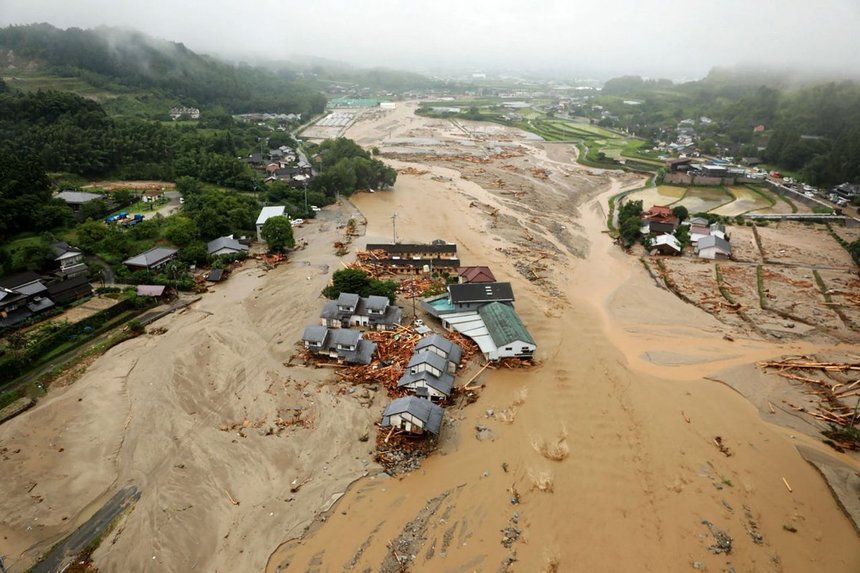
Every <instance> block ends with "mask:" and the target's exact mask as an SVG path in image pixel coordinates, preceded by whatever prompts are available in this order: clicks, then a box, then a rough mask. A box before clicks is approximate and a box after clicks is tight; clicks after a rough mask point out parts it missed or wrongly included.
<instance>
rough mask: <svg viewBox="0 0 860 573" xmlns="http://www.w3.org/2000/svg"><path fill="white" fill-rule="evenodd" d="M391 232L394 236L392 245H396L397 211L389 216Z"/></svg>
mask: <svg viewBox="0 0 860 573" xmlns="http://www.w3.org/2000/svg"><path fill="white" fill-rule="evenodd" d="M391 230H392V232H393V234H394V241H393V243H392V244H394V245H396V244H397V211H395V212H394V214H393V215H392V216H391Z"/></svg>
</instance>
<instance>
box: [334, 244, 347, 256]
mask: <svg viewBox="0 0 860 573" xmlns="http://www.w3.org/2000/svg"><path fill="white" fill-rule="evenodd" d="M348 252H349V245H347V244H346V243H344V242H343V241H335V242H334V254H335V255H337V256H339V257H342V256H344V255H345V254H347V253H348Z"/></svg>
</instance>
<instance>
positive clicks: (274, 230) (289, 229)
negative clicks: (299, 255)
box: [260, 217, 296, 251]
mask: <svg viewBox="0 0 860 573" xmlns="http://www.w3.org/2000/svg"><path fill="white" fill-rule="evenodd" d="M260 235H261V236H262V237H263V240H264V241H266V244H267V245H268V246H269V250H270V251H283V250H285V249H286V248H290V249H291V248H293V247H294V246H296V240H295V239H294V238H293V226H292V225H291V224H290V220H289V219H288V218H287V217H269V218H268V219H266V222H265V223H263V228H262V229H261V230H260Z"/></svg>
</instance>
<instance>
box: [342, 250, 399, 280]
mask: <svg viewBox="0 0 860 573" xmlns="http://www.w3.org/2000/svg"><path fill="white" fill-rule="evenodd" d="M355 256H356V260H355V261H353V262H351V263H349V264H348V265H346V266H347V268H350V269H358V270H360V271H364V272H366V273H367V274H368V275H370V276H372V277H373V278H379V277H381V276H385V275H388V274H391V272H390V270H389V268H388V265H386V264H384V263H383V262H382V261H381V259H384V258H386V253H385V251H382V250H376V251H358V252H356V253H355Z"/></svg>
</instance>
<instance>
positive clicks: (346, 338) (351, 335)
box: [309, 327, 361, 348]
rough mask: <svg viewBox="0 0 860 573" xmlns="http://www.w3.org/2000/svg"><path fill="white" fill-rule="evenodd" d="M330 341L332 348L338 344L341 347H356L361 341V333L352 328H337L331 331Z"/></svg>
mask: <svg viewBox="0 0 860 573" xmlns="http://www.w3.org/2000/svg"><path fill="white" fill-rule="evenodd" d="M309 328H310V327H309ZM320 328H324V327H320ZM329 339H330V342H329V344H331V346H332V348H334V347H335V346H336V345H338V344H340V345H341V346H355V345H356V344H358V341H359V340H360V339H361V332H359V331H358V330H353V329H351V328H336V329H333V330H331V334H330V335H329Z"/></svg>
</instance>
